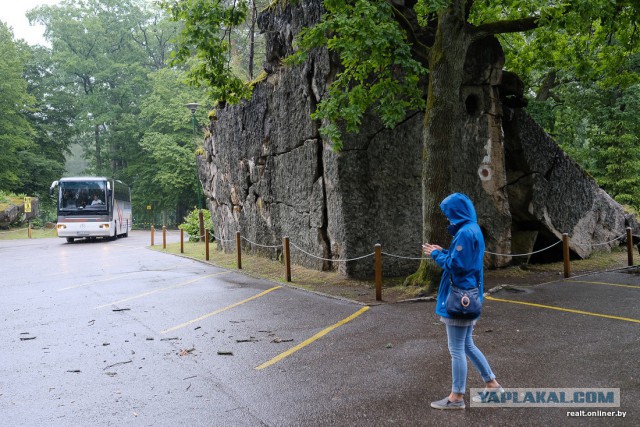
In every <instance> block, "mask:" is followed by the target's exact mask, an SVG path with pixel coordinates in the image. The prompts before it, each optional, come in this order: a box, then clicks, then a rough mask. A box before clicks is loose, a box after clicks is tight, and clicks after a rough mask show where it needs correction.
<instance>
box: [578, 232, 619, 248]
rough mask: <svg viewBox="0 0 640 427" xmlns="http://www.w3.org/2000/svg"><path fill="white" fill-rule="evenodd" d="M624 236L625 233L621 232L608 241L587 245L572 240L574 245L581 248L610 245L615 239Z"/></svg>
mask: <svg viewBox="0 0 640 427" xmlns="http://www.w3.org/2000/svg"><path fill="white" fill-rule="evenodd" d="M625 236H626V234H621V235H620V236H618V237H616V238H615V239H613V240H609V241H608V242H604V243H590V244H589V245H581V244H580V243H576V242H574V245H576V246H580V247H581V248H586V247H594V246H604V245H610V244H611V243H613V242H615V241H616V240H620V239H622V238H623V237H625Z"/></svg>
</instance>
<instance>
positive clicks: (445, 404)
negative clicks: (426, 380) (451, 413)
mask: <svg viewBox="0 0 640 427" xmlns="http://www.w3.org/2000/svg"><path fill="white" fill-rule="evenodd" d="M431 407H432V408H435V409H464V408H465V405H464V400H459V401H457V402H452V401H450V400H449V398H448V397H445V398H444V399H442V400H438V401H437V402H431Z"/></svg>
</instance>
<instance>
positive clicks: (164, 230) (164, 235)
mask: <svg viewBox="0 0 640 427" xmlns="http://www.w3.org/2000/svg"><path fill="white" fill-rule="evenodd" d="M162 249H167V227H165V226H164V225H163V226H162Z"/></svg>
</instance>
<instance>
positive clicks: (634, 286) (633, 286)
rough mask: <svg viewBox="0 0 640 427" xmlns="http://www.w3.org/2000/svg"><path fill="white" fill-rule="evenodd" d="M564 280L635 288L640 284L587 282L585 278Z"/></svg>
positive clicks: (639, 287)
mask: <svg viewBox="0 0 640 427" xmlns="http://www.w3.org/2000/svg"><path fill="white" fill-rule="evenodd" d="M565 282H571V283H589V284H592V285H607V286H620V287H623V288H636V289H640V286H637V285H625V284H621V283H607V282H589V281H586V280H565Z"/></svg>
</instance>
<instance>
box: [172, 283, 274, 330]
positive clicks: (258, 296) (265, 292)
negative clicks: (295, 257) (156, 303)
mask: <svg viewBox="0 0 640 427" xmlns="http://www.w3.org/2000/svg"><path fill="white" fill-rule="evenodd" d="M281 287H282V286H274V287H273V288H269V289H267V290H266V291H264V292H260V293H259V294H258V295H254V296H252V297H251V298H247V299H245V300H242V301H240V302H237V303H235V304H231V305H229V306H226V307H224V308H221V309H219V310H216V311H212V312H211V313H208V314H205V315H204V316H200V317H198V318H197V319H193V320H189V321H188V322H184V323H181V324H180V325H178V326H174V327H173V328H169V329H165V330H164V331H160V333H161V334H166V333H167V332H173V331H175V330H177V329H180V328H184V327H185V326H189V325H191V324H193V323H196V322H199V321H201V320H204V319H206V318H207V317H211V316H214V315H216V314H219V313H222V312H223V311H226V310H229V309H231V308H234V307H237V306H239V305H241V304H244V303H245V302H249V301H251V300H254V299H256V298H260V297H261V296H263V295H266V294H268V293H269V292H271V291H275V290H276V289H280V288H281Z"/></svg>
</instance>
